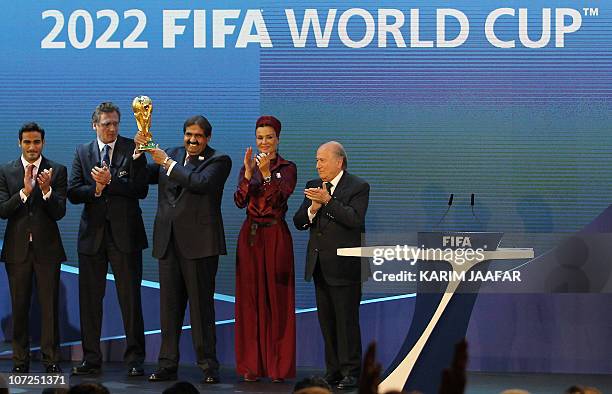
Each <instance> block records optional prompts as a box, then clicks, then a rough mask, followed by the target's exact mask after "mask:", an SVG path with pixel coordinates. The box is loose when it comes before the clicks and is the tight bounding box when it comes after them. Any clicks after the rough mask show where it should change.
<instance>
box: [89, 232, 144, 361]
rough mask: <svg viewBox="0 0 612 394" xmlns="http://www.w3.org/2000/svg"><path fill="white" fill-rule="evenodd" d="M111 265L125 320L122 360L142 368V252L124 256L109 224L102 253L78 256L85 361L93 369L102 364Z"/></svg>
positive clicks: (101, 249)
mask: <svg viewBox="0 0 612 394" xmlns="http://www.w3.org/2000/svg"><path fill="white" fill-rule="evenodd" d="M109 261H110V264H111V268H112V270H113V274H114V276H115V287H116V288H117V298H118V299H119V306H120V307H121V316H122V317H123V328H124V330H125V335H126V349H125V353H124V355H123V359H124V361H125V362H126V364H127V365H128V366H129V367H135V366H140V365H141V364H142V363H143V362H144V359H145V337H144V321H143V318H142V304H141V297H140V285H141V282H142V251H137V252H132V253H124V252H121V251H120V250H119V249H117V246H116V245H115V243H114V242H113V237H112V234H111V232H110V225H109V223H107V224H106V231H105V234H104V239H103V240H102V244H101V247H100V250H99V251H98V253H97V254H95V255H85V254H81V253H79V309H80V313H81V338H82V339H83V359H84V361H86V362H87V363H90V364H92V365H94V366H100V365H101V364H102V352H101V351H100V333H101V329H102V309H103V308H102V307H103V304H102V300H103V299H104V292H105V290H106V274H107V272H108V262H109Z"/></svg>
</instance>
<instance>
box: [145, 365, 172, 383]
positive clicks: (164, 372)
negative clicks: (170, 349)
mask: <svg viewBox="0 0 612 394" xmlns="http://www.w3.org/2000/svg"><path fill="white" fill-rule="evenodd" d="M167 380H176V371H173V370H171V369H168V368H160V369H158V370H157V371H155V372H153V373H152V374H151V375H149V382H165V381H167Z"/></svg>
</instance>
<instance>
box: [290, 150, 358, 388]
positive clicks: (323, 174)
mask: <svg viewBox="0 0 612 394" xmlns="http://www.w3.org/2000/svg"><path fill="white" fill-rule="evenodd" d="M347 163H348V160H347V156H346V152H345V150H344V148H343V147H342V145H340V144H339V143H338V142H335V141H330V142H327V143H325V144H323V145H321V146H320V147H319V149H318V150H317V172H318V173H319V177H320V178H318V179H313V180H310V181H308V182H307V183H306V189H305V190H304V194H305V198H304V202H303V203H302V205H301V206H300V208H299V209H298V211H297V212H296V214H295V216H294V217H293V222H294V224H295V226H296V228H297V229H298V230H306V229H309V230H310V239H309V241H308V250H307V257H306V275H305V277H306V280H307V281H310V280H311V278H314V283H315V295H316V299H317V311H318V318H319V325H320V326H321V332H322V334H323V340H324V342H325V364H326V369H327V372H326V376H325V380H327V381H328V383H330V385H334V386H336V387H337V388H338V389H341V390H344V389H351V388H354V387H356V386H357V381H358V379H359V371H360V364H361V333H360V329H359V302H360V300H361V283H362V280H363V279H365V278H366V277H367V275H365V274H366V273H367V271H365V269H366V268H365V267H364V266H362V264H361V261H360V259H359V258H358V257H339V256H338V255H337V253H336V250H337V249H338V248H347V247H356V246H360V245H361V234H362V233H363V232H364V231H365V215H366V210H367V208H368V199H369V193H370V186H369V185H368V183H367V182H365V181H364V180H363V179H361V178H359V177H357V176H355V175H353V174H349V173H348V171H347V170H346V168H347Z"/></svg>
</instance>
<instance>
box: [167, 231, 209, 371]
mask: <svg viewBox="0 0 612 394" xmlns="http://www.w3.org/2000/svg"><path fill="white" fill-rule="evenodd" d="M170 238H171V240H170V245H168V250H167V252H166V255H165V256H164V258H162V259H160V260H159V285H160V308H161V314H160V315H161V337H162V343H161V349H160V351H159V366H160V367H161V368H167V369H170V370H176V369H177V367H178V362H179V339H180V336H181V330H182V327H183V319H184V317H185V308H186V307H187V301H188V300H189V315H190V317H191V336H192V339H193V347H194V349H195V353H196V357H197V361H198V366H199V367H200V368H202V369H203V370H217V369H218V368H219V361H217V353H216V344H217V337H216V333H215V304H214V293H215V275H216V274H217V267H218V265H219V256H210V257H205V258H201V259H187V258H185V257H183V256H182V255H181V253H180V250H179V249H178V247H177V246H176V243H175V242H174V240H173V239H174V235H172V236H171V237H170ZM196 242H197V241H196Z"/></svg>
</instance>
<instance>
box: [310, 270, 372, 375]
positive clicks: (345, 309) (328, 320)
mask: <svg viewBox="0 0 612 394" xmlns="http://www.w3.org/2000/svg"><path fill="white" fill-rule="evenodd" d="M313 278H314V283H315V295H316V298H317V314H318V317H319V325H320V327H321V333H322V334H323V341H324V342H325V367H326V369H327V371H326V373H327V374H330V375H337V374H340V375H342V376H354V377H359V372H360V369H361V330H360V328H359V302H360V301H361V283H356V284H351V285H346V286H331V285H329V283H327V282H326V281H325V278H324V277H323V274H322V272H321V268H320V263H319V262H317V265H316V267H315V271H314V275H313Z"/></svg>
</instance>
